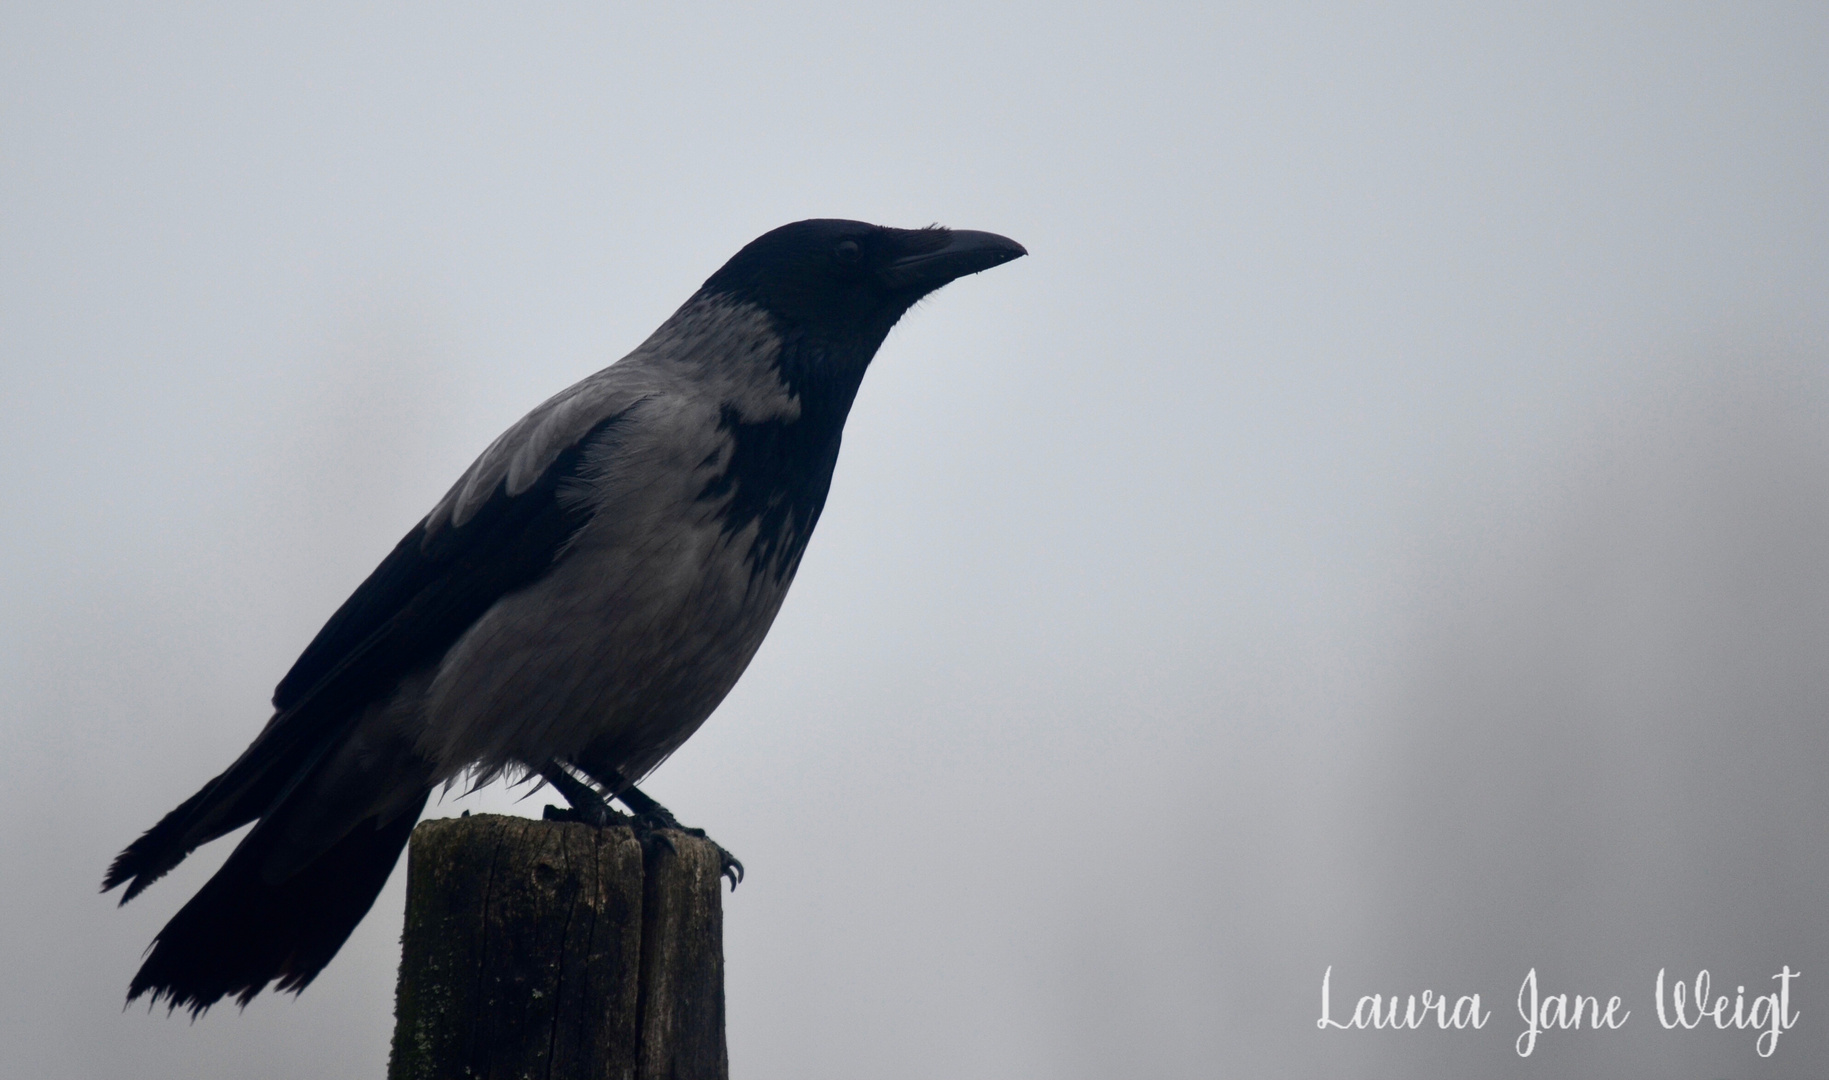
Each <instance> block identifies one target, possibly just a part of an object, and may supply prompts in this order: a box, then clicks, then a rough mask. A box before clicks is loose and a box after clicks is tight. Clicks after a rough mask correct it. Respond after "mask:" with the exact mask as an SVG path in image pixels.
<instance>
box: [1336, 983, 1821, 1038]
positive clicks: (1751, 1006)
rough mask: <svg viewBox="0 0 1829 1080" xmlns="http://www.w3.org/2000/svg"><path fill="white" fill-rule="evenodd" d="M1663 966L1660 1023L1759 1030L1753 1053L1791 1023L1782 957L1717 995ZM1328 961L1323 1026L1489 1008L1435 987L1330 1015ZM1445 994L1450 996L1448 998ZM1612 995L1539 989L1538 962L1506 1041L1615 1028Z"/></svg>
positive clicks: (1393, 1026) (1483, 1018) (1434, 1019)
mask: <svg viewBox="0 0 1829 1080" xmlns="http://www.w3.org/2000/svg"><path fill="white" fill-rule="evenodd" d="M1664 972H1665V969H1663V968H1659V969H1658V974H1657V979H1656V980H1655V982H1654V985H1653V998H1652V1000H1653V1001H1654V1002H1655V1003H1656V1012H1657V1018H1658V1023H1659V1024H1660V1025H1661V1026H1662V1027H1663V1029H1664V1030H1665V1031H1672V1030H1675V1029H1678V1028H1682V1029H1685V1030H1694V1029H1695V1028H1698V1027H1700V1026H1701V1025H1702V1022H1703V1021H1704V1020H1708V1021H1712V1022H1713V1025H1714V1026H1715V1027H1716V1028H1717V1029H1719V1030H1722V1031H1727V1030H1738V1031H1748V1030H1754V1031H1758V1032H1759V1035H1758V1036H1757V1037H1756V1038H1755V1039H1754V1040H1753V1049H1754V1052H1755V1053H1757V1054H1758V1055H1759V1056H1760V1057H1762V1058H1763V1057H1771V1056H1772V1054H1773V1052H1775V1051H1776V1050H1777V1049H1778V1037H1779V1036H1780V1035H1782V1034H1784V1033H1785V1032H1786V1031H1789V1030H1791V1028H1792V1027H1793V1026H1794V1025H1795V1024H1796V1023H1797V1018H1798V1013H1797V1012H1796V1011H1795V1010H1793V1009H1792V1008H1791V983H1792V982H1793V980H1795V979H1796V978H1797V977H1798V976H1799V975H1801V974H1802V972H1798V971H1792V970H1791V966H1790V965H1789V964H1786V965H1785V966H1784V967H1783V968H1782V969H1781V970H1780V971H1779V972H1778V974H1776V975H1773V976H1772V977H1771V978H1772V981H1775V982H1777V983H1778V986H1777V987H1776V988H1775V989H1773V990H1772V992H1771V993H1768V994H1755V995H1754V996H1752V997H1751V998H1749V997H1747V993H1746V987H1745V985H1737V986H1736V987H1735V990H1734V996H1733V997H1732V998H1729V997H1728V996H1727V995H1725V994H1721V995H1718V996H1716V997H1715V998H1714V1000H1713V1001H1710V1000H1709V993H1710V976H1709V973H1708V969H1707V968H1703V969H1702V970H1701V971H1699V972H1697V973H1696V977H1695V980H1694V982H1693V983H1685V982H1682V981H1676V982H1672V983H1670V984H1669V985H1668V988H1667V987H1666V983H1665V978H1664ZM1333 975H1334V969H1333V966H1332V965H1329V966H1328V968H1327V970H1326V971H1325V972H1323V973H1322V974H1321V1018H1320V1019H1319V1020H1316V1021H1315V1027H1317V1028H1319V1029H1320V1030H1322V1031H1327V1030H1329V1029H1339V1030H1347V1029H1353V1028H1357V1029H1360V1030H1374V1029H1375V1030H1387V1031H1414V1030H1416V1029H1418V1028H1423V1027H1429V1026H1433V1027H1436V1028H1438V1029H1440V1030H1443V1031H1448V1030H1468V1029H1472V1030H1475V1031H1477V1030H1481V1029H1483V1028H1485V1026H1486V1023H1487V1021H1488V1020H1491V1019H1492V1012H1491V1010H1489V1009H1484V1008H1482V1007H1481V998H1480V995H1479V994H1462V995H1460V996H1458V997H1454V998H1452V999H1451V998H1450V996H1449V995H1447V994H1438V993H1436V992H1435V991H1434V990H1424V991H1423V992H1422V993H1421V994H1409V995H1400V994H1392V995H1391V996H1390V997H1389V998H1388V999H1387V998H1386V997H1385V996H1384V995H1382V994H1365V995H1363V996H1361V997H1360V998H1359V1001H1358V1003H1357V1004H1356V1005H1354V1006H1353V1014H1352V1016H1351V1018H1349V1019H1347V1020H1336V1019H1334V1009H1333ZM1451 1000H1452V1004H1450V1001H1451ZM1623 1005H1624V1002H1623V1001H1622V1000H1621V998H1620V997H1619V995H1617V994H1614V995H1611V996H1609V997H1607V998H1606V999H1605V1000H1604V1002H1603V1000H1602V998H1601V997H1599V996H1598V995H1592V994H1565V993H1558V994H1545V993H1542V992H1541V990H1540V989H1539V987H1538V982H1537V969H1536V968H1531V969H1530V971H1529V973H1527V974H1526V975H1525V976H1524V981H1523V982H1522V983H1520V984H1519V986H1518V1015H1519V1017H1520V1018H1521V1019H1522V1020H1523V1021H1524V1029H1523V1030H1522V1031H1521V1032H1519V1034H1518V1038H1517V1041H1516V1042H1514V1043H1513V1045H1512V1048H1513V1049H1514V1050H1516V1051H1517V1052H1518V1056H1519V1057H1530V1056H1531V1054H1532V1053H1533V1052H1534V1051H1535V1050H1536V1049H1537V1037H1538V1036H1539V1035H1543V1034H1546V1033H1548V1032H1551V1031H1568V1030H1580V1029H1581V1028H1583V1027H1586V1028H1587V1029H1589V1030H1591V1031H1593V1030H1599V1031H1617V1030H1619V1029H1620V1028H1622V1027H1625V1026H1626V1021H1627V1020H1629V1019H1631V1018H1632V1010H1630V1009H1626V1008H1623Z"/></svg>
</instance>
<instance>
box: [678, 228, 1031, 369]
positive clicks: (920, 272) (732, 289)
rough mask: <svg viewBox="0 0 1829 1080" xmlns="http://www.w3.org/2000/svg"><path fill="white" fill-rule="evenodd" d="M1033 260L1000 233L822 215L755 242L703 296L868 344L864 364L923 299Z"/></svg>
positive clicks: (803, 329)
mask: <svg viewBox="0 0 1829 1080" xmlns="http://www.w3.org/2000/svg"><path fill="white" fill-rule="evenodd" d="M1026 254H1028V252H1027V251H1025V250H1023V246H1022V245H1021V244H1018V243H1017V242H1016V241H1014V240H1010V239H1008V238H1006V237H1002V236H998V235H996V234H995V233H987V232H971V231H968V230H954V229H943V228H940V227H938V226H933V227H930V228H926V229H891V228H886V227H884V226H881V225H870V224H867V223H865V222H862V221H841V220H836V219H830V218H815V219H813V220H809V221H796V222H794V223H793V224H792V225H783V226H781V227H780V228H779V229H775V230H773V231H771V232H767V233H764V234H762V235H761V236H759V237H757V238H756V239H755V240H752V241H750V243H749V244H748V245H747V246H746V247H744V248H743V250H742V251H739V252H737V253H736V255H734V256H732V257H731V260H730V261H729V262H727V263H725V264H724V266H723V268H722V269H720V270H719V271H718V272H717V273H715V274H713V275H711V277H710V278H709V279H707V280H706V282H705V284H704V286H703V288H702V289H700V293H701V295H713V294H722V295H724V296H727V297H729V298H731V299H733V300H738V301H743V302H748V303H753V304H755V305H756V306H758V307H760V308H762V309H763V310H765V311H767V312H768V313H769V314H770V315H771V316H773V318H774V319H775V321H776V323H777V325H778V326H779V327H780V328H781V329H782V330H783V331H784V332H786V333H789V334H795V335H806V336H808V337H810V338H814V339H818V340H823V341H826V342H829V343H832V344H835V345H836V344H839V343H841V342H843V343H846V344H849V345H852V346H853V347H857V346H862V347H864V348H865V349H866V350H867V351H866V354H865V359H866V360H867V359H868V354H870V353H874V352H875V351H876V347H877V345H879V344H881V342H882V340H883V337H884V336H885V335H887V334H888V333H889V329H890V327H892V326H894V325H895V322H896V320H897V319H899V318H901V317H902V314H903V313H904V312H906V311H907V310H908V309H909V308H910V307H912V306H914V304H915V302H916V301H917V300H919V299H921V298H922V297H923V296H926V295H927V294H928V293H931V292H933V291H934V290H935V289H938V288H939V287H940V286H942V285H945V284H946V283H947V282H949V281H952V280H954V279H955V278H961V277H964V276H966V275H967V274H976V273H977V272H979V271H980V270H989V269H990V268H991V267H993V266H998V265H1000V264H1002V263H1006V262H1009V261H1010V260H1012V259H1018V258H1021V257H1022V256H1024V255H1026Z"/></svg>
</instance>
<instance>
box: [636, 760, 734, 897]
mask: <svg viewBox="0 0 1829 1080" xmlns="http://www.w3.org/2000/svg"><path fill="white" fill-rule="evenodd" d="M616 797H617V798H618V799H620V800H621V801H622V804H623V805H624V806H627V807H628V808H629V809H631V810H633V811H635V820H634V826H635V836H636V839H638V840H640V841H641V846H642V850H643V851H651V850H652V848H651V847H650V845H653V844H659V845H660V846H662V847H665V848H666V849H667V850H668V851H672V852H675V854H677V851H676V850H675V848H674V846H673V841H671V840H669V839H667V837H666V836H665V831H667V830H671V831H673V832H681V833H685V834H686V835H687V836H693V837H697V838H698V839H700V840H704V841H706V842H708V843H710V844H711V846H712V847H713V848H715V849H717V853H718V876H719V877H723V878H728V879H729V880H730V889H731V891H732V892H735V891H736V889H737V885H738V884H739V883H740V882H741V881H742V880H743V861H742V860H741V859H739V858H737V857H736V856H735V855H732V854H731V853H730V852H728V851H726V850H724V846H723V845H722V844H720V843H718V842H717V841H716V840H713V839H711V837H710V836H708V835H706V833H705V830H704V829H694V828H692V827H690V826H687V825H681V824H680V821H679V819H678V818H676V817H674V816H673V812H672V811H671V810H668V809H667V808H666V807H664V806H662V805H661V804H660V803H657V802H655V801H654V800H653V799H650V798H649V797H648V796H646V795H644V794H642V792H641V791H640V790H639V789H637V788H635V787H633V786H630V787H627V788H624V789H623V790H622V792H621V793H620V794H619V795H617V796H616Z"/></svg>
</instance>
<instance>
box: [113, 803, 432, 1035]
mask: <svg viewBox="0 0 1829 1080" xmlns="http://www.w3.org/2000/svg"><path fill="white" fill-rule="evenodd" d="M429 794H430V790H429V789H428V790H427V792H426V793H425V795H429ZM425 795H421V796H420V798H419V800H418V801H417V802H416V803H414V804H413V805H412V807H411V809H410V812H406V813H399V814H396V815H394V816H392V817H391V819H389V820H386V821H383V820H381V819H379V818H373V817H371V818H368V819H367V820H365V821H362V822H360V823H358V824H357V825H356V827H355V828H354V829H352V830H351V831H350V832H349V833H348V834H347V835H345V836H344V837H343V838H342V839H341V840H338V841H337V842H336V843H335V844H334V845H332V846H331V847H329V848H328V849H327V850H325V851H324V853H323V854H321V855H319V856H318V857H317V858H316V859H314V860H312V861H311V862H310V863H308V864H307V865H306V866H305V867H304V868H303V869H301V870H299V871H298V872H297V873H295V874H293V875H291V876H290V877H287V878H285V879H284V880H282V881H278V882H269V881H267V880H265V875H264V874H263V873H262V870H263V866H264V864H265V863H266V862H267V857H268V855H269V854H270V852H271V850H272V848H273V845H274V843H275V842H276V840H275V839H274V838H275V837H276V836H277V833H274V832H269V831H268V830H266V829H265V828H264V827H257V828H256V829H255V830H254V832H252V833H249V834H248V836H247V837H246V838H245V839H243V840H242V842H241V845H240V846H239V847H237V848H236V849H235V852H234V854H232V855H230V856H229V860H228V862H226V863H224V864H223V866H222V869H220V870H218V871H217V872H216V876H215V877H212V878H211V879H210V880H209V883H208V884H206V885H205V886H204V887H203V889H202V890H201V891H200V892H198V893H197V895H196V896H194V897H192V898H191V901H190V903H188V904H186V905H184V907H183V909H182V910H180V911H179V912H178V913H177V914H176V915H174V916H172V919H171V921H170V922H168V923H166V924H165V929H163V930H161V931H159V935H158V936H157V937H156V938H154V939H153V944H152V948H151V949H150V951H149V955H148V956H147V957H146V961H145V963H143V964H142V965H141V966H140V970H139V973H138V974H137V975H135V976H134V977H133V982H132V984H131V985H130V986H129V987H128V990H127V1000H128V1001H134V1000H135V999H137V998H139V997H141V996H142V995H145V994H151V995H152V1001H153V1002H154V1003H155V1004H156V1003H158V1002H159V1001H161V1000H163V1001H164V1002H165V1003H166V1005H167V1006H168V1007H169V1008H172V1009H179V1008H183V1009H188V1010H190V1013H191V1015H192V1016H193V1017H194V1016H198V1015H200V1014H202V1012H203V1011H204V1010H205V1009H208V1008H209V1007H210V1006H211V1005H214V1004H215V1003H216V1002H218V1001H220V1000H221V999H222V998H224V997H227V996H229V995H231V994H233V995H235V996H236V998H237V1000H238V1001H239V1003H240V1004H242V1005H246V1004H247V1003H248V1002H250V1001H252V1000H253V999H254V996H255V995H256V994H258V993H260V992H261V990H263V989H265V988H266V986H267V984H268V983H270V982H273V981H275V980H277V981H278V985H277V986H276V987H275V988H276V989H279V990H290V991H293V992H295V993H296V992H297V991H300V990H303V989H304V988H305V986H306V985H308V984H309V983H310V982H311V980H312V979H314V978H316V977H317V975H318V973H319V972H320V971H322V970H324V967H325V965H327V964H329V963H330V960H331V957H333V956H335V955H336V953H337V950H338V949H340V948H342V946H343V942H345V941H347V940H348V939H349V935H350V934H351V933H352V932H353V931H354V930H355V928H356V924H357V923H359V922H361V921H362V917H363V916H364V915H366V914H368V909H369V908H370V907H372V906H373V905H374V902H375V897H376V896H377V895H379V894H380V892H381V887H382V886H383V885H385V884H386V883H387V878H388V874H389V873H390V872H391V871H392V870H393V868H394V864H395V863H396V862H398V861H399V859H400V852H401V850H402V849H403V848H405V847H406V842H407V837H408V836H410V835H411V834H412V831H413V826H414V824H415V823H416V822H417V821H418V819H419V811H420V810H421V809H422V808H423V807H424V805H425ZM263 825H264V823H263ZM155 828H156V827H155Z"/></svg>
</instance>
